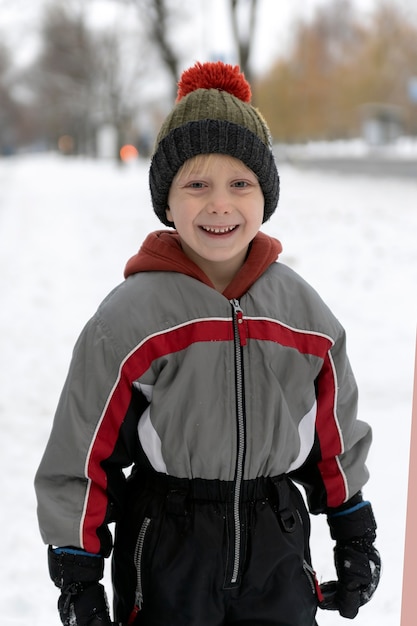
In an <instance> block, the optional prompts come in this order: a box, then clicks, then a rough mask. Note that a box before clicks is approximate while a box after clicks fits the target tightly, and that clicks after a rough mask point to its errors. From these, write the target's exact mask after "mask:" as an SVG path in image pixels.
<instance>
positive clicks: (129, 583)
mask: <svg viewBox="0 0 417 626" xmlns="http://www.w3.org/2000/svg"><path fill="white" fill-rule="evenodd" d="M309 535H310V520H309V515H308V512H307V510H306V508H305V505H304V501H303V498H302V496H301V493H300V492H299V490H298V489H297V487H295V485H294V484H293V483H292V482H291V481H290V480H289V479H288V478H286V477H276V478H261V479H256V480H250V481H243V482H242V483H241V485H240V489H239V492H238V493H237V492H236V488H235V485H234V484H232V483H227V482H226V483H225V482H222V481H216V480H209V481H208V480H201V479H193V480H186V479H185V480H183V479H175V478H171V477H169V476H163V475H161V474H156V473H155V474H153V475H151V476H148V477H147V478H146V479H145V480H144V479H143V477H141V478H140V479H139V478H137V479H133V480H131V481H130V485H129V494H128V503H127V506H126V510H125V512H124V515H123V519H121V520H120V521H119V522H118V523H117V525H116V532H115V546H114V551H113V563H112V577H113V590H114V610H115V619H116V622H117V623H119V624H123V625H125V624H134V625H135V626H226V625H232V624H233V625H234V626H314V624H315V614H316V610H317V603H318V600H317V584H316V579H315V575H314V572H313V570H312V567H311V559H310V551H309Z"/></svg>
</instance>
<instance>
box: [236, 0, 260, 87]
mask: <svg viewBox="0 0 417 626" xmlns="http://www.w3.org/2000/svg"><path fill="white" fill-rule="evenodd" d="M229 5H230V11H231V21H232V30H233V37H234V40H235V45H236V50H237V59H238V63H239V66H240V67H241V69H242V71H243V73H244V74H245V76H246V78H247V79H248V81H249V82H250V83H251V82H252V70H251V66H250V55H251V51H252V47H253V40H254V36H255V31H256V17H257V10H258V0H229ZM240 13H242V15H240Z"/></svg>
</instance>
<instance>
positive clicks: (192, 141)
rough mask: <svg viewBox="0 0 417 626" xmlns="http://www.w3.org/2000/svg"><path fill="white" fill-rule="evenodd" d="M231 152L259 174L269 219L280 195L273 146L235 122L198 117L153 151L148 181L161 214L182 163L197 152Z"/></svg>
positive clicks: (169, 224) (163, 213)
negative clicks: (269, 146) (271, 148)
mask: <svg viewBox="0 0 417 626" xmlns="http://www.w3.org/2000/svg"><path fill="white" fill-rule="evenodd" d="M211 153H217V154H228V155H230V156H232V157H236V158H237V159H240V160H241V161H242V162H243V163H245V165H246V166H247V167H249V168H250V169H251V170H252V171H253V172H254V173H255V174H256V176H257V177H258V179H259V184H260V186H261V189H262V192H263V195H264V198H265V210H264V219H263V221H264V222H266V221H267V220H268V219H269V218H270V217H271V215H272V213H273V212H274V211H275V208H276V206H277V204H278V198H279V176H278V171H277V167H276V165H275V159H274V156H273V154H272V152H271V150H270V149H269V148H268V146H266V145H265V144H264V143H263V142H262V141H261V140H260V139H259V138H258V137H257V136H256V135H255V134H254V133H252V132H251V131H250V130H248V129H247V128H245V127H244V126H239V125H238V124H234V123H232V122H228V121H223V120H211V119H208V120H199V121H194V122H188V124H184V125H183V126H180V127H178V128H174V129H173V130H172V131H171V132H170V133H168V135H167V136H166V137H164V138H163V139H162V140H161V141H160V142H159V145H158V148H157V150H156V152H155V154H154V155H153V158H152V162H151V167H150V172H149V185H150V190H151V197H152V204H153V207H154V211H155V213H156V215H157V216H158V218H159V219H160V220H161V222H162V223H163V224H165V225H166V226H172V224H171V223H170V222H168V220H167V218H166V213H165V212H166V209H167V207H168V194H169V190H170V187H171V183H172V180H173V178H174V176H175V175H176V173H177V172H178V170H179V169H180V167H181V166H182V165H183V164H184V163H185V161H187V160H188V159H191V158H192V157H194V156H196V155H197V154H211Z"/></svg>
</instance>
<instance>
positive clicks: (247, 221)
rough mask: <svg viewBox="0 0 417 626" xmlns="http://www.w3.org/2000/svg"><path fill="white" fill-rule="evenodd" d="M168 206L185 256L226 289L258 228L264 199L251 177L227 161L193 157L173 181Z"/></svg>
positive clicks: (231, 160) (240, 165)
mask: <svg viewBox="0 0 417 626" xmlns="http://www.w3.org/2000/svg"><path fill="white" fill-rule="evenodd" d="M168 205H169V208H168V209H167V218H168V220H169V221H171V222H173V223H174V225H175V228H176V230H177V232H178V234H179V236H180V239H181V243H182V247H183V250H184V252H185V254H187V256H188V257H189V258H190V259H191V260H192V261H194V263H196V264H197V265H198V266H199V267H200V268H201V269H202V270H203V271H204V272H205V273H206V274H207V276H208V277H209V278H210V279H211V280H212V281H213V282H214V284H215V285H216V280H217V282H219V280H220V277H222V278H221V280H220V282H223V283H226V284H224V285H219V286H220V287H222V288H224V287H226V286H227V284H228V283H229V282H230V281H231V280H232V278H233V277H234V275H235V274H236V273H237V272H238V270H239V269H240V267H241V266H242V264H243V263H244V260H245V257H246V254H247V250H248V246H249V243H250V242H251V241H252V239H253V238H254V237H255V235H256V233H257V232H258V231H259V228H260V226H261V224H262V220H263V215H264V197H263V193H262V190H261V187H260V185H259V183H258V179H257V177H256V176H255V174H254V173H253V172H252V170H250V169H249V168H247V167H246V166H245V165H244V164H243V163H242V162H241V161H239V160H238V159H235V158H232V157H230V156H226V155H213V154H211V155H199V156H198V157H194V158H193V159H190V161H188V162H186V164H185V166H183V167H182V168H181V169H180V170H179V172H178V173H177V175H176V176H175V178H174V180H173V181H172V185H171V189H170V192H169V196H168Z"/></svg>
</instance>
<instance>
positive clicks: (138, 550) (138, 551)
mask: <svg viewBox="0 0 417 626" xmlns="http://www.w3.org/2000/svg"><path fill="white" fill-rule="evenodd" d="M150 523H151V519H150V518H149V517H145V519H144V520H143V522H142V525H141V527H140V530H139V535H138V538H137V540H136V547H135V555H134V562H135V567H136V589H135V605H134V607H133V609H132V612H131V613H130V616H129V619H128V622H127V623H128V624H133V622H134V621H135V619H136V616H137V614H138V613H139V611H140V610H141V608H142V604H143V588H142V554H143V546H144V543H145V537H146V533H147V530H148V528H149V524H150Z"/></svg>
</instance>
